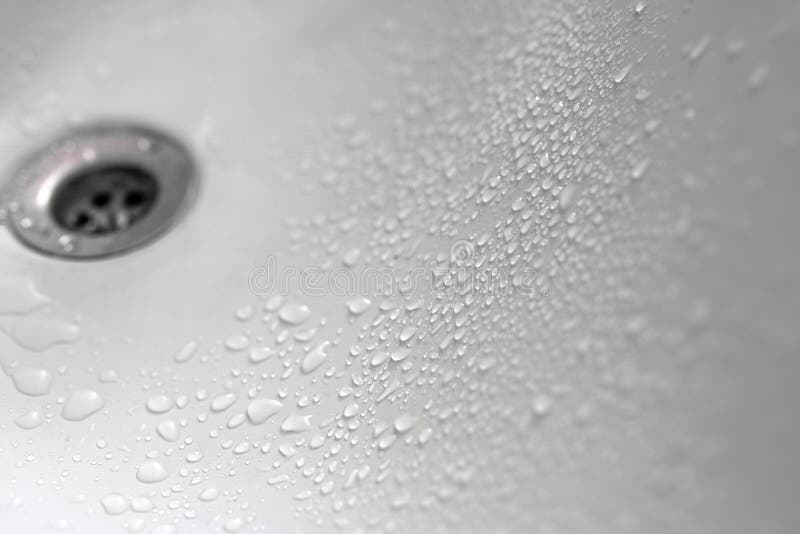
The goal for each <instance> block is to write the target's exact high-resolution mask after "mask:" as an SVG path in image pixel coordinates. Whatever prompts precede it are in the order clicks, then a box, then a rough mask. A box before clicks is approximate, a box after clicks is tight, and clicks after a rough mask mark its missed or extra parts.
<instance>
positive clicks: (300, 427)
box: [281, 415, 311, 433]
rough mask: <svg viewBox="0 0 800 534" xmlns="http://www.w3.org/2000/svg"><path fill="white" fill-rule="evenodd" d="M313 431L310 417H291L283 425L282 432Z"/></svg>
mask: <svg viewBox="0 0 800 534" xmlns="http://www.w3.org/2000/svg"><path fill="white" fill-rule="evenodd" d="M307 430H311V416H310V415H290V416H288V417H287V418H286V419H284V420H283V422H282V423H281V432H286V433H299V432H305V431H307Z"/></svg>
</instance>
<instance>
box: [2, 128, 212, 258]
mask: <svg viewBox="0 0 800 534" xmlns="http://www.w3.org/2000/svg"><path fill="white" fill-rule="evenodd" d="M195 192H196V176H195V166H194V164H193V162H192V159H191V157H190V155H189V152H188V151H187V150H186V149H185V148H184V147H183V145H181V144H180V143H179V142H178V141H177V140H176V139H174V138H172V137H170V136H168V135H166V134H164V133H161V132H158V131H156V130H154V129H151V128H148V127H144V126H138V125H129V124H99V125H95V126H90V127H83V128H80V129H78V130H75V131H72V132H70V133H69V134H67V135H65V136H64V137H61V138H59V139H57V140H55V141H53V142H52V143H50V144H49V145H48V146H47V147H45V148H43V149H42V150H40V151H39V152H37V153H35V154H33V155H32V156H31V157H30V158H29V159H28V160H27V161H26V162H25V163H24V164H23V165H22V166H21V167H20V168H19V169H18V170H17V172H16V173H15V174H14V176H13V177H12V180H11V182H10V184H9V188H8V189H7V191H6V197H7V199H6V201H5V204H7V207H8V212H9V213H8V216H7V218H8V220H7V221H6V222H7V224H8V225H9V227H10V228H11V230H12V231H13V232H14V234H15V235H16V236H17V237H18V238H19V240H20V241H22V242H23V243H24V244H26V245H27V246H29V247H31V248H33V249H35V250H38V251H40V252H44V253H46V254H50V255H55V256H61V257H66V258H85V259H88V258H101V257H106V256H111V255H116V254H120V253H123V252H127V251H130V250H132V249H134V248H136V247H140V246H142V245H144V244H146V243H148V242H149V241H151V240H153V239H155V238H156V237H158V236H159V235H160V234H162V233H163V232H164V231H165V230H167V229H168V228H169V227H170V226H171V225H172V224H173V223H174V222H175V221H176V219H177V218H178V217H179V216H180V215H181V214H182V213H183V212H184V211H185V209H186V207H187V205H188V204H189V201H190V200H191V199H192V198H193V197H194V195H195Z"/></svg>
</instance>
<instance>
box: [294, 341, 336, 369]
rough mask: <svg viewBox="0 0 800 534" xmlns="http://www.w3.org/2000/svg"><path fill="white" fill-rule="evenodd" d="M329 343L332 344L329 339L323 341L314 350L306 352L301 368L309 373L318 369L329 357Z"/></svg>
mask: <svg viewBox="0 0 800 534" xmlns="http://www.w3.org/2000/svg"><path fill="white" fill-rule="evenodd" d="M328 345H330V342H329V341H323V342H322V343H320V344H319V345H317V347H316V348H315V349H314V350H312V351H311V352H309V353H308V354H306V356H305V358H303V361H302V363H301V364H300V370H301V371H303V372H304V373H306V374H308V373H311V372H314V371H315V370H316V369H318V368H319V366H320V365H322V364H323V363H324V362H325V360H326V359H327V358H328V353H327V352H326V350H327V348H328Z"/></svg>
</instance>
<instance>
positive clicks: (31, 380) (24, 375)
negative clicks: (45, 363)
mask: <svg viewBox="0 0 800 534" xmlns="http://www.w3.org/2000/svg"><path fill="white" fill-rule="evenodd" d="M12 379H13V380H14V386H16V388H17V390H19V392H20V393H24V394H25V395H31V396H34V397H35V396H40V395H46V394H47V393H49V392H50V385H51V384H52V382H53V375H51V374H50V371H48V370H47V369H44V368H43V367H21V368H19V369H16V370H15V371H14V374H13V375H12Z"/></svg>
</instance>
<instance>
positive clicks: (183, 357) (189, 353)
mask: <svg viewBox="0 0 800 534" xmlns="http://www.w3.org/2000/svg"><path fill="white" fill-rule="evenodd" d="M196 352H197V342H196V341H189V342H188V343H186V344H185V345H184V346H183V347H181V348H180V350H178V352H176V353H175V354H173V355H172V359H173V360H175V361H176V362H177V363H183V362H187V361H189V360H191V359H192V357H193V356H194V355H195V353H196Z"/></svg>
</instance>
